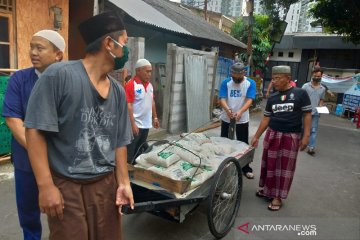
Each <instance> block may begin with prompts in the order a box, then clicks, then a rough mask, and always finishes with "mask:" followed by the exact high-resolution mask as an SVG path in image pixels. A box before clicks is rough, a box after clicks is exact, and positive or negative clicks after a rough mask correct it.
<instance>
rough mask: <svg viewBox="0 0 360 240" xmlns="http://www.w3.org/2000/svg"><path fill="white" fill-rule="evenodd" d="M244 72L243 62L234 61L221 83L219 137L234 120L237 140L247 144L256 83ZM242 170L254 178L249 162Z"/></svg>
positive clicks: (248, 176)
mask: <svg viewBox="0 0 360 240" xmlns="http://www.w3.org/2000/svg"><path fill="white" fill-rule="evenodd" d="M245 72H246V71H245V66H244V64H243V63H235V64H234V65H232V66H231V77H230V78H227V79H224V80H223V81H222V83H221V87H220V92H219V97H220V104H221V107H222V108H223V112H222V114H221V117H220V118H221V137H228V132H229V127H230V122H231V121H235V123H236V138H237V140H239V141H242V142H245V143H247V144H249V107H250V106H251V104H252V102H253V100H255V95H256V84H255V81H254V80H252V79H250V78H247V77H245ZM242 170H243V173H244V175H245V177H247V178H248V179H253V178H254V174H253V173H252V168H251V167H250V166H249V164H247V165H245V166H244V167H243V168H242Z"/></svg>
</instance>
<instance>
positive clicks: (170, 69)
mask: <svg viewBox="0 0 360 240" xmlns="http://www.w3.org/2000/svg"><path fill="white" fill-rule="evenodd" d="M186 54H197V55H203V56H206V57H207V67H208V69H207V73H208V77H207V80H208V89H209V91H210V96H212V92H213V79H214V78H213V76H214V65H215V64H216V58H217V55H216V53H215V52H205V51H199V50H194V49H189V48H183V47H178V46H177V45H175V44H168V45H167V61H166V86H165V89H164V101H163V106H164V108H163V117H162V128H165V129H167V130H168V131H169V132H170V133H179V132H183V131H185V130H186V114H187V112H186V97H185V81H184V55H186ZM209 101H210V99H209ZM209 114H210V113H209Z"/></svg>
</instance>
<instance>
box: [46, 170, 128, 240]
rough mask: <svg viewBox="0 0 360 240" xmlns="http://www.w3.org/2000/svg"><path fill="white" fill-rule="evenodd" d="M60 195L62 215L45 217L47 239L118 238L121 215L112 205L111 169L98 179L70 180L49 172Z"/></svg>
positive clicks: (119, 235)
mask: <svg viewBox="0 0 360 240" xmlns="http://www.w3.org/2000/svg"><path fill="white" fill-rule="evenodd" d="M53 181H54V183H55V185H56V186H57V187H58V188H59V189H60V192H61V193H62V196H63V198H64V203H65V208H64V218H63V219H62V220H59V219H58V218H57V217H50V216H48V223H49V228H50V237H49V239H50V240H64V239H89V240H97V239H102V240H108V239H114V240H115V239H121V215H120V214H119V212H118V207H117V206H116V205H115V197H116V190H117V182H116V179H115V174H114V172H112V173H109V174H107V175H105V176H102V177H100V178H98V179H95V181H94V180H92V181H88V180H85V181H84V180H81V181H76V180H75V181H73V180H69V179H67V178H63V177H60V176H58V175H54V174H53Z"/></svg>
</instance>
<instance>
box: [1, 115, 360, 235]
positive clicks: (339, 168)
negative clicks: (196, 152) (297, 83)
mask: <svg viewBox="0 0 360 240" xmlns="http://www.w3.org/2000/svg"><path fill="white" fill-rule="evenodd" d="M260 118H261V113H257V114H253V115H252V122H251V124H250V135H252V134H254V131H255V130H256V128H257V125H258V122H259V120H260ZM219 132H220V129H219V128H218V129H214V130H211V131H209V132H208V133H209V134H210V135H218V134H219ZM359 156H360V129H359V130H356V129H355V127H354V125H353V124H351V123H350V122H349V121H348V120H346V119H341V118H338V117H336V116H333V115H327V116H323V117H322V118H321V120H320V126H319V135H318V149H317V153H316V155H315V156H314V157H312V156H309V155H308V154H306V153H300V154H299V158H298V163H297V169H296V174H295V178H294V182H293V186H292V189H291V191H290V194H289V197H288V199H286V200H285V201H284V205H283V207H282V209H281V210H280V211H279V212H270V211H269V210H267V204H268V203H267V202H266V201H265V200H263V199H259V198H257V197H255V190H256V188H257V184H258V176H259V169H260V158H261V146H259V149H258V150H257V151H256V153H255V158H254V162H253V164H252V167H253V168H254V172H255V174H256V178H255V180H248V179H245V180H244V187H243V196H242V201H241V207H240V211H239V215H238V217H237V219H236V223H235V226H234V228H233V229H232V230H231V232H230V233H229V234H228V236H227V237H226V238H225V239H234V240H238V239H327V240H329V239H334V240H339V239H357V240H358V239H360V187H359V186H360V158H359ZM0 168H1V170H0V172H11V169H10V168H9V166H7V168H8V169H4V168H5V167H4V166H0ZM1 176H2V177H4V175H0V177H1ZM206 211H207V207H206V204H202V205H200V207H199V208H198V209H197V210H196V211H194V212H193V213H192V214H191V216H188V217H187V218H186V220H185V222H184V223H182V224H177V223H173V222H169V221H167V220H164V219H161V218H158V217H156V216H152V215H150V214H147V213H143V214H136V215H129V216H124V218H123V226H124V235H125V239H149V240H152V239H154V240H155V239H156V240H161V239H167V240H177V239H179V240H180V239H194V240H195V239H196V240H199V239H213V237H212V236H211V234H210V233H209V230H208V227H207V217H206ZM0 213H1V215H0V239H1V240H5V239H21V232H20V229H19V227H18V223H17V215H16V208H15V198H14V184H13V179H10V180H1V181H0ZM44 220H45V219H44ZM44 225H45V227H44V228H45V229H44V235H45V236H46V235H47V233H48V230H47V227H46V221H44ZM241 225H243V226H242V228H241V229H243V230H244V231H241V230H238V229H237V227H238V226H241ZM307 228H309V230H315V231H306V229H307ZM304 229H305V231H303V230H304ZM246 230H247V231H248V232H249V234H247V233H245V231H246ZM315 233H316V236H314V234H315ZM298 234H304V235H305V236H301V235H298ZM309 234H312V236H306V235H309ZM44 239H47V238H44Z"/></svg>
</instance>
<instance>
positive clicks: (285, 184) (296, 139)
mask: <svg viewBox="0 0 360 240" xmlns="http://www.w3.org/2000/svg"><path fill="white" fill-rule="evenodd" d="M290 79H291V69H290V67H289V66H276V67H273V68H272V82H273V85H274V87H275V88H276V89H277V90H278V92H276V93H274V94H273V95H271V96H270V97H269V99H268V101H267V104H266V108H265V111H264V117H263V119H262V120H261V122H260V125H259V128H258V130H257V131H256V133H255V136H254V137H253V139H252V141H251V145H252V146H253V147H257V146H258V142H259V138H260V136H261V135H262V133H263V132H264V131H265V130H266V129H267V131H266V135H265V139H264V150H263V156H262V162H261V175H260V182H259V186H260V188H261V189H260V190H258V191H257V193H256V195H257V196H258V197H264V198H270V199H272V201H271V203H270V204H269V206H268V209H269V210H272V211H277V210H279V209H280V208H281V205H282V199H286V198H287V196H288V193H289V190H290V187H291V183H292V180H293V177H294V172H295V167H296V159H297V154H298V151H299V149H300V151H303V150H304V149H305V148H306V146H307V144H308V142H309V137H310V126H311V110H312V108H311V102H310V98H309V96H308V94H307V93H306V91H305V90H303V89H300V88H296V87H292V86H291V85H290ZM302 124H303V125H304V126H303V128H302ZM302 129H303V134H301V131H302Z"/></svg>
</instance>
